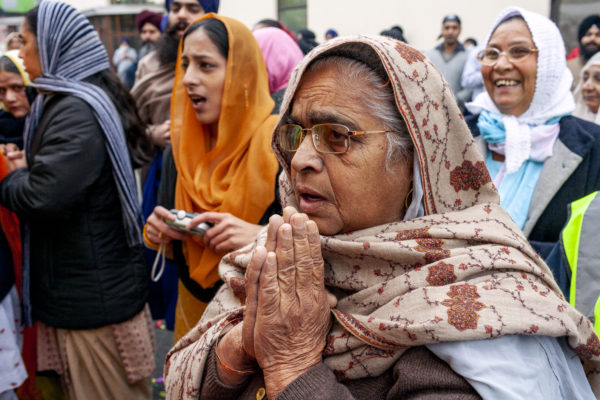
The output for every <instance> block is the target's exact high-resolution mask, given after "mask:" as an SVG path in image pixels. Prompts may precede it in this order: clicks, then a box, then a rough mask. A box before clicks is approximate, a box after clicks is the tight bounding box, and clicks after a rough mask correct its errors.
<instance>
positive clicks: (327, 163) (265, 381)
mask: <svg viewBox="0 0 600 400" xmlns="http://www.w3.org/2000/svg"><path fill="white" fill-rule="evenodd" d="M273 145H274V150H275V153H276V155H277V157H278V159H279V162H280V163H281V165H282V167H283V169H284V173H283V175H282V177H281V184H282V190H281V192H282V200H283V202H284V204H285V205H287V207H286V209H285V210H284V213H283V217H280V216H273V217H271V219H270V222H269V226H268V228H267V229H266V230H264V231H263V232H262V233H261V234H260V235H259V237H258V239H257V242H256V244H254V245H251V246H249V247H247V248H244V249H240V250H238V251H236V252H234V253H231V254H229V255H228V256H226V257H224V258H223V260H222V261H221V264H220V268H219V271H220V274H221V277H222V279H223V280H224V281H225V284H224V285H223V286H222V288H221V290H220V291H219V293H218V294H217V296H216V298H215V299H214V300H213V301H212V302H211V304H210V305H209V306H208V308H207V310H206V313H205V315H204V316H203V318H202V320H201V321H200V323H199V324H198V325H197V326H196V327H195V328H194V329H193V330H192V331H191V332H189V333H188V335H187V336H186V337H184V338H183V339H182V340H180V341H179V342H178V343H177V344H176V346H175V348H174V349H173V350H172V351H171V352H170V354H169V356H168V358H167V362H166V366H165V368H166V369H165V373H166V388H167V394H168V396H171V397H173V398H190V399H191V398H198V397H200V398H207V399H208V398H242V399H250V398H252V399H254V398H263V397H264V396H265V392H266V394H267V395H268V397H269V398H271V399H274V398H277V399H287V398H313V399H321V398H323V399H325V398H327V399H330V398H338V399H349V398H406V397H407V396H409V397H410V398H436V399H437V398H454V399H456V398H464V399H471V398H479V396H482V397H484V398H531V397H532V396H537V397H538V398H541V397H544V396H545V397H546V398H593V394H592V392H591V390H590V386H589V384H588V383H587V382H586V380H585V375H584V371H583V368H582V366H581V363H580V361H579V359H578V358H577V357H576V356H574V352H573V350H572V349H571V347H572V348H573V349H575V350H576V351H577V353H578V354H579V355H580V356H581V357H582V358H584V359H588V360H590V362H592V363H595V362H597V360H599V359H600V358H599V356H600V343H599V342H598V338H597V337H596V335H595V333H594V331H593V327H592V326H591V323H590V322H589V321H588V320H586V319H585V318H583V317H582V316H581V315H580V314H579V313H578V312H577V311H575V310H574V309H573V308H572V307H570V306H569V305H568V303H567V302H565V300H564V298H563V297H562V295H561V294H560V290H559V289H558V287H557V286H556V284H555V283H554V281H553V280H552V275H551V273H550V271H549V270H548V268H547V266H546V265H545V264H544V263H543V262H542V261H541V260H540V259H539V257H537V256H536V255H535V252H534V251H533V249H532V248H531V247H530V246H529V244H528V242H527V240H526V238H525V237H524V236H523V234H522V233H521V231H520V230H519V229H518V227H517V226H516V225H515V224H514V223H513V222H512V221H511V219H510V217H509V216H508V215H507V214H506V212H505V211H504V210H503V209H502V208H501V207H500V206H499V204H498V196H497V193H496V191H495V190H494V188H493V185H492V182H491V178H490V176H489V175H488V173H487V170H486V168H485V165H484V162H483V159H482V158H481V155H480V153H479V151H478V150H477V148H476V147H475V145H474V142H473V140H472V138H471V134H470V132H469V130H468V127H467V126H466V124H465V122H464V120H463V119H462V116H461V114H460V111H459V109H458V106H457V105H456V102H455V100H454V98H453V97H452V95H451V90H450V87H449V86H448V84H447V83H446V82H445V81H444V80H443V78H442V76H441V74H440V72H439V71H437V70H436V69H435V67H434V66H433V64H431V62H430V61H428V60H427V59H426V58H425V57H424V56H423V55H422V54H421V53H419V52H418V51H416V50H414V49H413V48H411V47H409V46H407V45H405V44H403V43H401V42H398V41H396V40H393V39H390V38H383V37H373V38H371V37H359V38H339V39H334V40H332V41H329V42H327V43H326V44H324V45H322V46H320V47H319V49H315V51H314V52H313V53H311V55H310V56H309V57H307V58H306V59H305V60H304V61H303V62H302V63H301V64H300V65H299V66H298V69H297V70H296V71H295V73H294V74H293V75H292V79H291V80H290V83H289V86H288V89H287V92H286V96H285V99H284V102H283V105H282V113H281V116H280V120H279V123H278V125H277V127H276V129H275V134H274V137H273ZM297 210H298V211H297ZM479 339H487V340H479ZM567 341H568V344H567ZM531 365H535V368H531Z"/></svg>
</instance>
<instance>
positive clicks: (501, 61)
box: [494, 54, 513, 71]
mask: <svg viewBox="0 0 600 400" xmlns="http://www.w3.org/2000/svg"><path fill="white" fill-rule="evenodd" d="M512 67H513V63H512V62H510V60H509V59H508V55H506V54H500V56H499V57H498V60H497V61H496V64H494V69H496V70H500V71H503V70H507V69H511V68H512Z"/></svg>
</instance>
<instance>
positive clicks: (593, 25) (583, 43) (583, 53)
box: [567, 14, 600, 89]
mask: <svg viewBox="0 0 600 400" xmlns="http://www.w3.org/2000/svg"><path fill="white" fill-rule="evenodd" d="M577 40H578V42H579V49H580V50H579V57H575V58H573V59H571V60H569V61H567V67H569V69H570V70H571V73H572V74H573V85H572V86H571V89H574V88H576V87H577V85H578V84H579V78H580V75H581V69H582V68H583V66H584V65H585V63H586V62H588V60H589V59H590V58H592V56H593V55H594V54H596V53H597V52H598V51H599V50H600V15H598V14H592V15H588V16H587V17H585V18H584V19H583V21H581V24H579V30H578V31H577Z"/></svg>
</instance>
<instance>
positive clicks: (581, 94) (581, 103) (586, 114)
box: [573, 53, 600, 124]
mask: <svg viewBox="0 0 600 400" xmlns="http://www.w3.org/2000/svg"><path fill="white" fill-rule="evenodd" d="M573 94H574V96H575V104H576V106H575V111H574V112H573V115H575V116H576V117H579V118H583V119H585V120H587V121H591V122H595V123H596V124H600V113H598V105H600V53H596V55H595V56H593V57H592V58H590V60H589V61H588V62H587V63H586V64H585V66H584V67H583V69H582V70H581V79H580V81H579V85H577V88H576V89H575V92H574V93H573Z"/></svg>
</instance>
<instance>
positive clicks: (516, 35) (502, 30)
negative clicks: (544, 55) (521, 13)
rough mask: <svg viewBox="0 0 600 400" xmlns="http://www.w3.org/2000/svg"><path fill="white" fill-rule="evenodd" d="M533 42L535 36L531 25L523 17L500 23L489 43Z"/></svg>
mask: <svg viewBox="0 0 600 400" xmlns="http://www.w3.org/2000/svg"><path fill="white" fill-rule="evenodd" d="M507 43H508V44H510V45H512V44H519V43H529V44H533V36H532V35H531V32H530V31H529V27H528V26H527V24H526V23H525V21H524V20H522V19H521V18H514V19H510V20H508V21H505V22H503V23H501V24H500V25H498V27H496V29H495V30H494V33H493V34H492V36H491V37H490V41H489V42H488V45H490V46H492V45H495V44H507Z"/></svg>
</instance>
